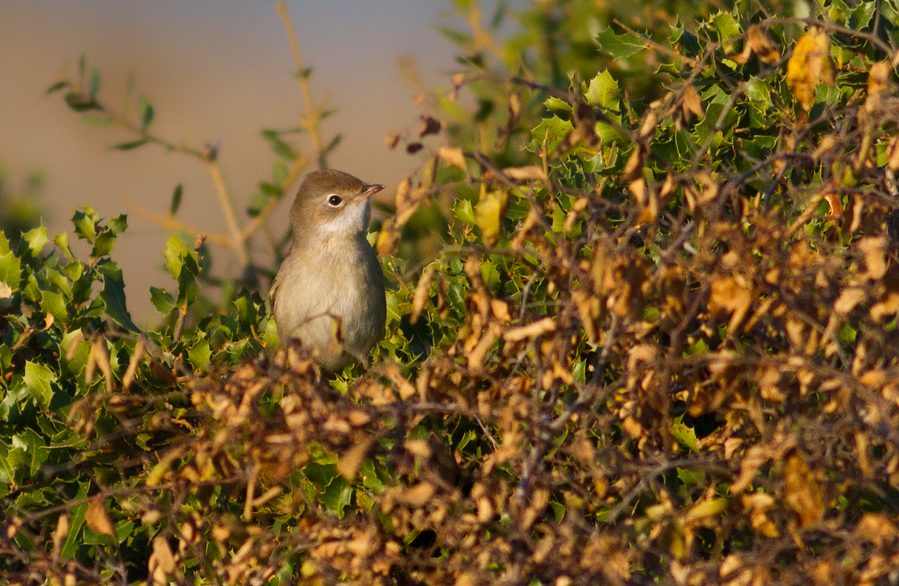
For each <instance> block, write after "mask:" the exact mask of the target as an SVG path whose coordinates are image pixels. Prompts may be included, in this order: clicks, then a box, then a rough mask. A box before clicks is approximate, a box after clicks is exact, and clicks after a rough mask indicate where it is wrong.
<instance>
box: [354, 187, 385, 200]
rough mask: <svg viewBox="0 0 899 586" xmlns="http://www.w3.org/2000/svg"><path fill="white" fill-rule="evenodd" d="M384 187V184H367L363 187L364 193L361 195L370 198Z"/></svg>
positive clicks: (360, 195)
mask: <svg viewBox="0 0 899 586" xmlns="http://www.w3.org/2000/svg"><path fill="white" fill-rule="evenodd" d="M382 189H384V186H383V185H366V186H365V187H363V188H362V193H360V194H359V197H360V198H363V199H368V198H370V197H371V196H373V195H374V194H376V193H378V192H379V191H381V190H382Z"/></svg>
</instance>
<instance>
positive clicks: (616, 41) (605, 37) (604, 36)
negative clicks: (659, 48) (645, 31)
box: [596, 28, 646, 59]
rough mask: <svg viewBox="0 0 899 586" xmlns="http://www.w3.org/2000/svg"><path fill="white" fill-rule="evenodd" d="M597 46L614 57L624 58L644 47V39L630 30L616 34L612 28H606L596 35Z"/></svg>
mask: <svg viewBox="0 0 899 586" xmlns="http://www.w3.org/2000/svg"><path fill="white" fill-rule="evenodd" d="M596 40H597V42H598V43H599V48H600V49H602V50H603V51H605V52H606V53H609V54H610V55H611V56H612V57H614V58H615V59H626V58H627V57H630V56H631V55H633V54H635V53H638V52H640V51H643V50H644V49H646V41H645V40H643V39H642V38H640V37H639V36H638V35H635V34H634V33H631V32H625V33H624V34H621V35H616V34H615V33H614V32H612V29H610V28H607V29H605V30H603V31H600V32H599V34H598V35H596Z"/></svg>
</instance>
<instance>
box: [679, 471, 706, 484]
mask: <svg viewBox="0 0 899 586" xmlns="http://www.w3.org/2000/svg"><path fill="white" fill-rule="evenodd" d="M677 478H678V479H679V480H680V481H681V482H683V483H684V484H686V485H694V484H700V483H702V482H704V481H705V472H704V471H702V470H692V469H690V468H678V469H677Z"/></svg>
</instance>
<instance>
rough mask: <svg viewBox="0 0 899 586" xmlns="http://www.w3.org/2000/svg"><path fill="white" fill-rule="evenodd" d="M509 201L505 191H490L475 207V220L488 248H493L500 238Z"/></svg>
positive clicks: (482, 195) (484, 194) (483, 195)
mask: <svg viewBox="0 0 899 586" xmlns="http://www.w3.org/2000/svg"><path fill="white" fill-rule="evenodd" d="M507 200H508V197H507V194H506V192H505V191H502V190H498V191H490V192H487V193H482V194H481V199H480V201H479V202H478V204H477V205H476V206H475V209H474V219H475V222H477V224H478V228H480V229H481V233H482V234H483V235H484V243H485V244H487V245H488V246H493V245H494V244H495V243H496V239H497V237H498V236H499V232H500V229H501V228H502V223H503V217H504V216H505V210H506V202H507Z"/></svg>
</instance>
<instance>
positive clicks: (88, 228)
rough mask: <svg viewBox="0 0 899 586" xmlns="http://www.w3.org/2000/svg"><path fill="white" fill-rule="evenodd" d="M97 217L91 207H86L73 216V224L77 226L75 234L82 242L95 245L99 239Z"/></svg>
mask: <svg viewBox="0 0 899 586" xmlns="http://www.w3.org/2000/svg"><path fill="white" fill-rule="evenodd" d="M97 221H98V218H97V215H96V213H95V212H94V209H93V208H91V207H84V208H82V209H80V210H77V211H76V212H75V215H74V216H72V224H74V226H75V234H76V235H77V236H78V237H79V238H81V239H82V240H87V241H88V242H90V243H91V244H93V242H94V240H95V239H96V237H97V226H96V224H97Z"/></svg>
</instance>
